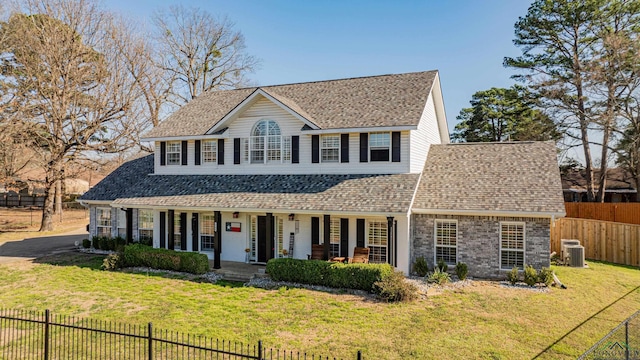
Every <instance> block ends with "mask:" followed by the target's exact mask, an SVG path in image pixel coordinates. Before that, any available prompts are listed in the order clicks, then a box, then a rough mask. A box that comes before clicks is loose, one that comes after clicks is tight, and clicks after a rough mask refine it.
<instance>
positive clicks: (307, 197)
mask: <svg viewBox="0 0 640 360" xmlns="http://www.w3.org/2000/svg"><path fill="white" fill-rule="evenodd" d="M152 172H153V155H149V156H146V157H143V158H140V159H136V160H132V161H129V162H127V163H125V164H124V165H122V166H120V167H119V168H118V169H116V170H115V171H114V172H113V173H111V174H110V175H109V176H107V177H106V178H105V179H104V180H102V181H101V182H100V183H99V184H97V185H96V186H94V187H93V188H92V189H91V190H89V191H88V192H87V193H85V194H84V195H82V197H81V198H80V199H81V200H86V201H91V200H93V201H113V202H114V203H115V204H122V205H128V206H134V205H137V206H167V207H209V208H211V207H215V208H219V209H237V210H242V209H271V210H280V209H281V210H286V211H296V210H298V211H302V210H309V211H312V210H313V211H319V212H322V211H336V212H375V213H400V212H402V213H405V212H407V211H408V210H409V205H410V203H411V198H412V197H413V193H414V189H415V187H416V185H417V182H418V174H396V175H151V173H152Z"/></svg>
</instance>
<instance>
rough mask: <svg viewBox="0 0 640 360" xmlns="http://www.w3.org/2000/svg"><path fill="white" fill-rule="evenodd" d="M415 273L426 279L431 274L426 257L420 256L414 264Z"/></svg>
mask: <svg viewBox="0 0 640 360" xmlns="http://www.w3.org/2000/svg"><path fill="white" fill-rule="evenodd" d="M413 272H414V273H416V274H418V276H420V277H425V276H427V274H428V273H429V266H428V265H427V260H426V259H425V258H424V256H420V257H419V258H417V259H416V261H415V262H414V263H413Z"/></svg>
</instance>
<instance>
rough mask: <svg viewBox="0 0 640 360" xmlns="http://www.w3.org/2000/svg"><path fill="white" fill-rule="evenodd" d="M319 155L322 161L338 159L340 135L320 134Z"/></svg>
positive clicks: (336, 160) (335, 160)
mask: <svg viewBox="0 0 640 360" xmlns="http://www.w3.org/2000/svg"><path fill="white" fill-rule="evenodd" d="M320 155H321V156H320V157H321V159H322V162H323V163H328V162H338V161H339V160H340V135H322V136H321V137H320Z"/></svg>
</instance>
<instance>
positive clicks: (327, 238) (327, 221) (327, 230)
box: [322, 215, 331, 260]
mask: <svg viewBox="0 0 640 360" xmlns="http://www.w3.org/2000/svg"><path fill="white" fill-rule="evenodd" d="M323 221H324V224H323V227H324V234H322V238H323V239H324V255H322V259H323V260H329V246H330V243H331V216H330V215H325V216H324V219H323Z"/></svg>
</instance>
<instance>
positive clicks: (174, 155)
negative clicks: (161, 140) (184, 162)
mask: <svg viewBox="0 0 640 360" xmlns="http://www.w3.org/2000/svg"><path fill="white" fill-rule="evenodd" d="M180 147H181V143H180V141H169V142H167V165H180Z"/></svg>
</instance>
